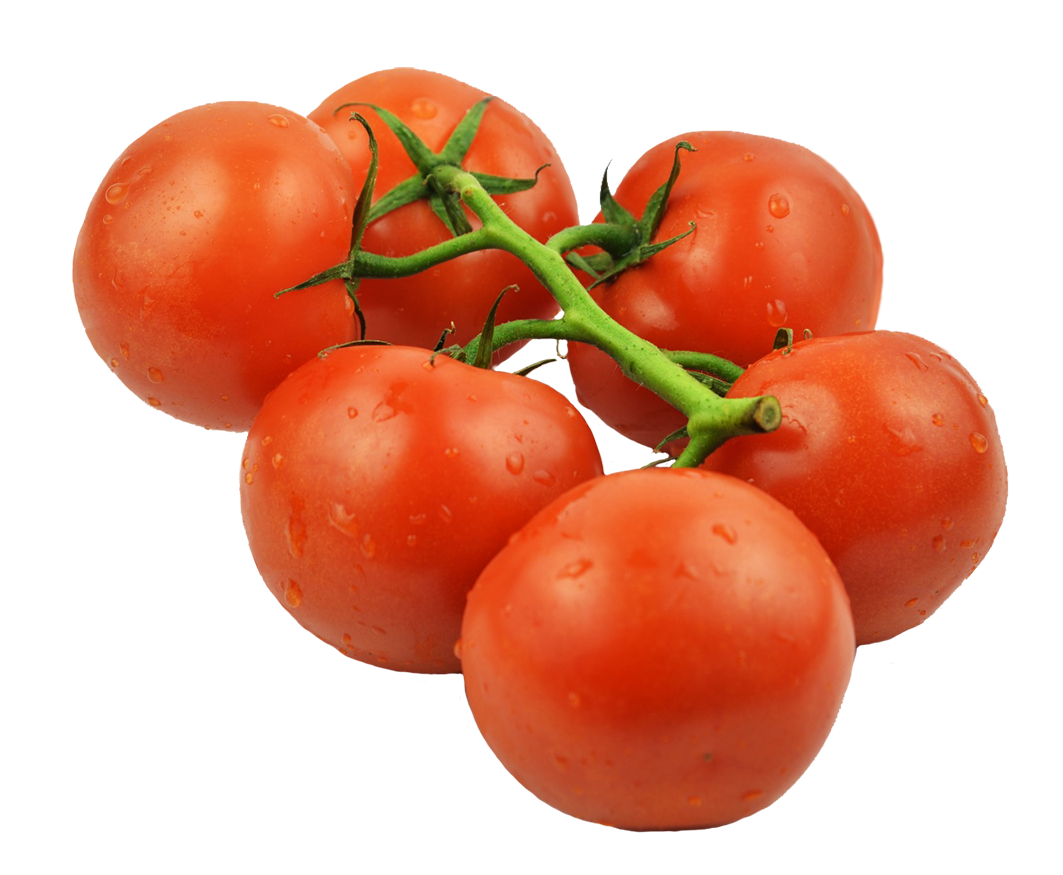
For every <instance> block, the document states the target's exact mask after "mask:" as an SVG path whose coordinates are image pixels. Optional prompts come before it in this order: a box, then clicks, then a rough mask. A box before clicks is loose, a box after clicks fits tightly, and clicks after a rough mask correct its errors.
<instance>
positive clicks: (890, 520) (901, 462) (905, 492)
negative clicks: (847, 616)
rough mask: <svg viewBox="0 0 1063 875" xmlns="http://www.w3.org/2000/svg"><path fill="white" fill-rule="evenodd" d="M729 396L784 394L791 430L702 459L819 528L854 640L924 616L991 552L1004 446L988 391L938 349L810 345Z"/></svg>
mask: <svg viewBox="0 0 1063 875" xmlns="http://www.w3.org/2000/svg"><path fill="white" fill-rule="evenodd" d="M730 394H731V395H732V396H735V397H752V396H757V395H765V394H767V395H774V396H776V397H777V398H778V399H779V403H780V404H781V405H782V413H783V416H782V425H781V426H780V427H779V429H778V431H775V432H773V433H771V434H767V435H757V436H755V437H740V438H735V439H733V440H731V441H729V442H728V443H726V444H724V445H723V446H722V447H721V448H720V449H718V450H717V451H716V452H714V453H713V454H712V455H711V456H709V458H708V459H707V460H706V462H705V467H707V468H710V469H712V470H716V471H723V472H726V473H729V474H733V475H734V476H736V477H740V478H742V479H744V480H748V481H749V482H750V483H753V484H755V485H756V486H758V487H760V488H761V489H763V490H765V491H766V492H768V493H770V494H771V495H773V496H774V497H775V498H777V499H778V500H779V501H781V502H782V503H783V504H785V505H786V506H787V507H789V508H791V509H792V510H793V511H794V512H795V513H796V514H797V515H798V516H799V517H800V518H801V519H802V521H803V522H804V523H805V524H806V525H807V526H808V527H809V528H810V529H811V530H812V531H813V532H815V533H816V536H817V537H818V538H819V540H820V541H821V542H822V544H823V546H824V547H825V548H826V549H827V552H828V553H829V554H830V555H831V557H832V558H833V560H834V563H835V565H837V567H838V571H839V572H840V573H841V576H842V579H843V580H844V581H845V586H846V589H847V590H848V591H849V598H850V600H851V602H852V609H853V617H854V620H855V623H856V635H857V641H858V642H859V643H861V644H866V643H870V642H873V641H882V640H884V639H886V638H891V637H893V636H894V635H897V634H899V633H900V632H903V631H905V630H906V629H910V628H912V627H913V626H916V625H918V624H919V623H922V622H923V620H925V619H926V618H927V617H928V616H930V615H931V614H932V613H934V611H936V610H937V609H938V608H939V607H940V606H941V604H942V602H944V601H945V599H946V598H948V596H949V595H951V594H952V592H953V591H955V589H956V587H958V586H959V585H960V583H961V582H962V581H963V580H964V579H965V578H966V577H967V576H968V575H970V573H971V572H972V571H974V569H975V568H976V567H977V566H978V563H979V562H981V561H982V559H983V558H985V555H986V552H987V551H988V550H989V548H990V546H992V544H993V539H994V538H995V537H996V533H997V530H998V529H999V528H1000V524H1001V522H1002V520H1003V519H1004V509H1005V506H1006V504H1007V493H1008V477H1007V469H1006V467H1005V464H1004V451H1003V448H1002V446H1001V442H1000V435H999V433H998V431H997V425H996V419H995V417H994V415H993V411H992V409H991V408H990V407H989V404H988V402H987V401H986V397H985V396H984V395H983V394H982V393H981V391H980V390H979V388H978V385H977V384H976V383H975V381H974V379H973V378H972V377H971V375H970V374H969V373H968V372H967V371H966V370H965V369H964V368H963V366H962V365H960V363H959V362H958V361H956V360H955V359H954V358H953V357H952V356H951V355H949V354H948V353H947V352H945V351H944V350H943V349H941V348H940V347H938V346H936V345H934V344H933V343H930V342H929V341H927V340H923V339H922V338H920V337H915V336H914V335H911V334H901V333H895V332H888V331H874V332H866V333H859V334H850V335H843V336H841V337H833V338H818V339H813V340H809V341H805V342H802V343H798V344H795V345H794V347H793V349H792V351H790V352H786V351H784V350H780V351H778V352H775V353H772V354H770V355H768V356H767V357H765V358H764V359H762V360H761V361H759V362H756V363H755V364H754V365H753V366H751V367H750V368H749V369H748V370H747V371H746V372H745V373H744V374H743V375H742V376H741V377H740V378H739V379H738V381H737V382H736V383H735V385H734V388H733V389H732V391H731V393H730Z"/></svg>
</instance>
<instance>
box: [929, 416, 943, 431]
mask: <svg viewBox="0 0 1063 875" xmlns="http://www.w3.org/2000/svg"><path fill="white" fill-rule="evenodd" d="M930 421H931V422H932V423H934V425H936V426H937V427H938V428H940V427H941V426H943V425H944V424H945V417H944V416H942V415H941V414H940V413H935V414H934V415H933V416H931V417H930Z"/></svg>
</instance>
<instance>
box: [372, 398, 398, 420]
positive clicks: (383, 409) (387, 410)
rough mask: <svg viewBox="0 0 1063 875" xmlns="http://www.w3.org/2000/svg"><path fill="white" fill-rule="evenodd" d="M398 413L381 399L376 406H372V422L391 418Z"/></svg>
mask: <svg viewBox="0 0 1063 875" xmlns="http://www.w3.org/2000/svg"><path fill="white" fill-rule="evenodd" d="M397 414H398V411H396V410H395V408H394V407H392V406H391V405H390V404H388V402H387V401H381V402H380V403H379V404H378V405H377V406H376V407H374V408H373V413H372V416H373V422H386V421H387V420H389V419H393V418H394V417H395V416H396V415H397Z"/></svg>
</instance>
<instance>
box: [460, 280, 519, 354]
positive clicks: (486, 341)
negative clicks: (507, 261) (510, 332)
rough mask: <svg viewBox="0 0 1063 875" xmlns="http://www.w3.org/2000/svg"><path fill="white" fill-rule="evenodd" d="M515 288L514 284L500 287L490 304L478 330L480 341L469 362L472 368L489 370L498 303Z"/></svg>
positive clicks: (492, 352)
mask: <svg viewBox="0 0 1063 875" xmlns="http://www.w3.org/2000/svg"><path fill="white" fill-rule="evenodd" d="M515 288H516V286H506V288H504V289H502V291H501V293H500V294H499V296H498V297H497V298H495V302H494V303H493V304H492V305H491V309H490V310H488V311H487V319H486V320H485V321H484V327H483V330H482V331H481V332H480V342H479V345H478V346H477V347H476V357H475V358H474V359H473V360H472V361H471V362H469V364H471V365H472V366H473V367H474V368H482V369H483V370H485V371H489V370H491V360H492V358H493V357H494V348H493V347H492V342H493V341H494V339H495V320H496V319H497V317H498V305H499V304H501V303H502V299H503V298H504V297H505V296H506V292H508V291H510V290H511V289H515Z"/></svg>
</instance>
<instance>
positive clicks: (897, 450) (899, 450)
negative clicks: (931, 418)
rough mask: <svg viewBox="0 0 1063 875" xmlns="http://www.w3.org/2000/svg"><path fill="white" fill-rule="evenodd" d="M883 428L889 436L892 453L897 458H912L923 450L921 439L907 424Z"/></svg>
mask: <svg viewBox="0 0 1063 875" xmlns="http://www.w3.org/2000/svg"><path fill="white" fill-rule="evenodd" d="M883 428H884V429H885V430H886V432H887V434H889V442H890V452H891V453H893V454H894V455H897V456H910V455H911V454H912V453H917V452H919V451H920V450H922V449H923V447H922V444H920V443H919V439H918V438H917V437H916V436H915V432H914V431H912V427H911V426H910V425H908V424H907V423H905V424H902V425H889V424H887V425H884V426H883Z"/></svg>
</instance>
